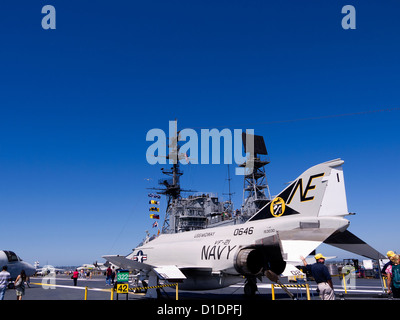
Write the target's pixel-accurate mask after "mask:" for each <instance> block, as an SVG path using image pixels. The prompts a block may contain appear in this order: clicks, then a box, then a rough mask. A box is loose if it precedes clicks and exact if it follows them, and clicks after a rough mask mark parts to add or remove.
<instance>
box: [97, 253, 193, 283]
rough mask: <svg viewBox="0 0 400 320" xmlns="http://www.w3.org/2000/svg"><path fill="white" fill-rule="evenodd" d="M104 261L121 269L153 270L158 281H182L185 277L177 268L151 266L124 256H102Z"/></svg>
mask: <svg viewBox="0 0 400 320" xmlns="http://www.w3.org/2000/svg"><path fill="white" fill-rule="evenodd" d="M103 258H104V259H106V260H107V261H110V262H111V263H113V264H115V265H117V266H118V267H120V268H122V269H128V270H135V269H136V270H146V271H147V270H153V271H154V272H155V273H156V274H157V275H158V276H159V278H160V279H164V280H183V279H186V277H185V275H184V274H183V273H182V271H181V270H180V269H179V268H178V267H177V266H172V265H169V266H157V267H156V266H152V265H149V264H146V263H143V262H139V261H134V260H131V259H127V258H126V257H124V256H119V255H113V256H103Z"/></svg>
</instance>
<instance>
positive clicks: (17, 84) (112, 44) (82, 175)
mask: <svg viewBox="0 0 400 320" xmlns="http://www.w3.org/2000/svg"><path fill="white" fill-rule="evenodd" d="M46 4H50V5H53V6H54V7H55V8H56V30H43V29H42V27H41V20H42V18H43V17H44V14H42V13H41V9H42V7H43V6H44V5H46ZM346 4H352V5H354V6H355V8H356V10H357V11H356V17H357V20H356V23H357V24H356V27H357V29H356V30H343V29H342V27H341V20H342V17H343V16H344V15H343V14H342V13H341V9H342V7H343V6H344V5H346ZM399 15H400V5H399V3H398V1H377V0H375V1H351V2H348V1H346V2H345V1H328V2H327V1H317V0H310V1H308V0H307V1H304V0H303V1H294V0H293V1H292V0H291V1H280V2H276V1H275V2H271V1H253V0H251V1H238V0H229V1H220V0H217V1H192V0H190V1H182V0H176V1H154V0H152V1H120V0H117V1H113V2H110V1H95V2H93V1H91V2H89V1H83V2H82V1H74V0H72V1H59V0H50V1H46V2H44V1H27V0H25V1H19V2H17V3H16V2H10V1H8V2H7V3H3V4H2V6H1V11H0V41H1V48H2V49H1V50H0V216H1V222H0V223H1V226H0V228H1V229H0V230H1V232H0V248H1V249H10V250H14V251H15V252H17V254H19V255H20V256H21V257H22V258H23V259H24V260H26V261H28V262H32V263H33V262H34V261H35V260H36V259H38V260H39V261H40V262H41V264H42V265H43V264H46V263H50V264H53V265H77V264H82V263H92V262H93V261H96V260H98V261H102V259H101V256H102V255H104V254H126V253H129V252H130V250H131V249H132V248H134V247H135V246H136V245H137V244H138V243H139V242H140V241H141V239H142V238H143V237H144V234H145V230H146V229H148V230H150V231H152V230H151V229H152V228H151V224H152V222H153V220H151V219H149V212H148V207H149V205H148V197H147V193H148V190H147V189H146V188H148V187H152V186H156V182H157V179H158V178H161V175H160V168H161V166H160V165H155V166H151V165H149V164H148V163H147V162H146V157H145V155H146V150H147V148H148V147H149V145H150V144H151V143H150V142H146V139H145V138H146V133H147V132H148V130H150V129H152V128H161V129H164V130H167V129H168V121H169V120H173V119H178V125H179V127H180V128H191V127H196V128H197V127H209V128H213V127H217V126H218V128H219V129H222V128H223V127H227V128H230V129H232V130H233V129H245V128H252V129H254V130H255V133H256V134H259V135H263V136H264V138H265V141H266V144H267V148H268V151H269V157H270V161H271V164H270V165H268V167H267V176H268V181H269V185H270V188H271V191H272V193H273V194H277V193H278V192H279V191H280V190H281V189H283V188H284V187H285V183H286V182H288V181H291V180H293V179H294V178H295V177H297V176H298V175H299V174H300V173H301V172H303V171H304V170H306V169H307V168H308V167H310V166H312V165H315V164H318V163H320V162H323V161H327V160H331V159H334V158H339V157H340V158H342V159H344V160H345V165H344V170H345V171H344V172H345V180H346V188H347V197H348V205H349V210H350V211H352V212H356V213H357V215H356V216H353V217H351V218H350V220H351V226H350V230H351V231H353V232H354V233H355V234H357V235H358V236H360V237H361V238H362V239H364V240H365V241H367V242H368V243H370V244H371V245H372V246H374V247H376V248H377V249H378V250H380V251H381V252H384V253H385V252H386V251H387V250H389V249H393V250H397V251H398V252H399V251H400V248H399V240H400V239H399V236H398V231H397V226H398V225H399V224H400V218H399V215H398V214H399V209H398V206H397V205H396V199H398V197H399V181H400V179H399V178H400V174H399V163H400V148H399V138H400V132H399V121H400V111H399V110H398V109H397V110H393V111H387V112H376V113H365V114H360V115H352V116H343V117H330V118H320V119H314V120H303V121H294V122H284V121H286V120H295V119H304V118H307V119H308V118H314V117H325V116H329V115H340V114H352V113H358V112H364V111H371V110H382V109H390V108H399V107H400V103H399V88H400V78H399V74H400V63H399V57H400V39H399V34H400V20H399V18H398V17H399ZM261 123H263V124H261ZM219 126H222V127H219ZM184 170H185V175H184V176H183V178H182V185H183V187H186V188H190V189H195V190H198V191H209V192H215V193H218V194H219V195H222V193H226V192H227V191H228V190H227V182H226V180H225V179H226V166H218V165H190V166H186V167H185V168H184ZM232 172H233V168H232ZM148 178H152V179H153V180H150V181H148V180H146V179H148ZM242 187H243V178H242V177H239V176H235V177H233V181H232V189H233V191H234V192H235V195H234V201H235V206H236V207H239V206H240V204H241V201H242ZM161 201H163V203H162V207H163V208H165V199H162V200H161ZM325 253H326V254H330V252H327V251H325ZM344 256H345V257H346V256H347V257H348V256H349V255H347V254H344Z"/></svg>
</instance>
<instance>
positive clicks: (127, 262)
mask: <svg viewBox="0 0 400 320" xmlns="http://www.w3.org/2000/svg"><path fill="white" fill-rule="evenodd" d="M102 258H104V259H106V260H107V261H110V262H111V263H113V264H115V265H116V266H118V267H120V268H122V269H128V270H135V269H138V270H152V269H153V267H154V266H152V265H149V264H147V263H143V262H139V261H134V260H131V259H127V258H126V257H124V256H120V255H112V256H103V257H102Z"/></svg>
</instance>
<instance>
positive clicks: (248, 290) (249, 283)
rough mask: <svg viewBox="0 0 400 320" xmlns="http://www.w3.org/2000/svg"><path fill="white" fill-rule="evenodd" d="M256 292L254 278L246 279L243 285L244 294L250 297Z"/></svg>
mask: <svg viewBox="0 0 400 320" xmlns="http://www.w3.org/2000/svg"><path fill="white" fill-rule="evenodd" d="M257 290H258V288H257V279H256V278H255V277H247V278H246V283H245V285H244V294H245V295H246V296H248V297H251V296H254V295H255V294H256V292H257Z"/></svg>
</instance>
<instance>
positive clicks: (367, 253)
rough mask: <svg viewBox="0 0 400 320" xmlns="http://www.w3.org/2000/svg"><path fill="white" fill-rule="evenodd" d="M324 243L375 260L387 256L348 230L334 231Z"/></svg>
mask: <svg viewBox="0 0 400 320" xmlns="http://www.w3.org/2000/svg"><path fill="white" fill-rule="evenodd" d="M324 243H326V244H329V245H331V246H334V247H337V248H340V249H343V250H346V251H350V252H353V253H355V254H359V255H360V256H364V257H367V258H370V259H374V260H378V259H385V258H386V257H385V256H384V255H383V254H381V253H380V252H378V251H377V250H375V249H374V248H372V247H371V246H369V245H368V244H367V243H365V242H364V241H363V240H361V239H360V238H358V237H357V236H355V235H354V234H352V233H351V232H350V231H348V230H346V231H344V232H337V233H334V234H333V235H331V236H330V237H329V238H327V239H326V240H325V241H324Z"/></svg>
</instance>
